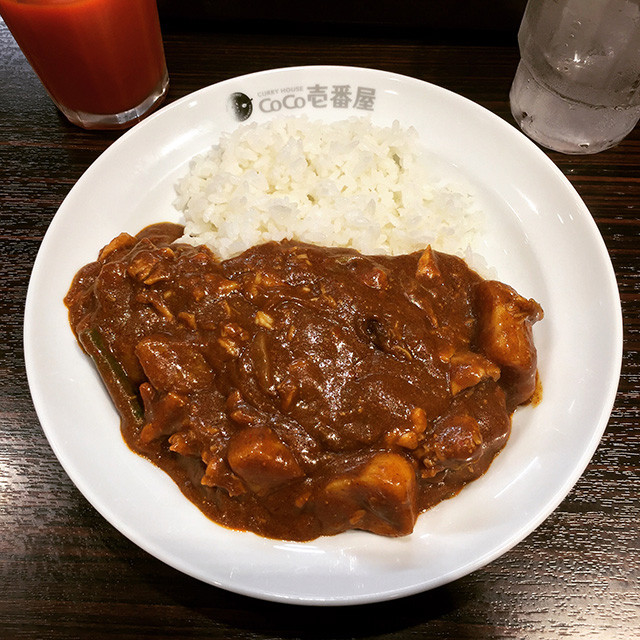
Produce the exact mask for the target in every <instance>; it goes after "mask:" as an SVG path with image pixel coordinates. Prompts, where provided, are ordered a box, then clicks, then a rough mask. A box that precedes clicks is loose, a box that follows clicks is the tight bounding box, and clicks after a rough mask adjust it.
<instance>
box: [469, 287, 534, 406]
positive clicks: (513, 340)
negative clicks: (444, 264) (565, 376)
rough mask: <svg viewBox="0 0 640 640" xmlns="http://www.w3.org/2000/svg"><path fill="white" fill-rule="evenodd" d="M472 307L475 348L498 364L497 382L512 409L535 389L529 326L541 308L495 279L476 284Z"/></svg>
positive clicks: (531, 338)
mask: <svg viewBox="0 0 640 640" xmlns="http://www.w3.org/2000/svg"><path fill="white" fill-rule="evenodd" d="M475 308H476V313H477V317H478V335H477V343H478V347H479V349H480V351H481V352H482V353H484V355H486V356H487V358H489V359H490V360H492V361H493V362H495V363H496V364H497V365H498V366H499V367H500V369H501V372H502V373H501V376H500V381H501V383H502V384H503V386H504V388H505V389H506V390H508V392H509V393H508V396H507V408H508V410H509V411H512V410H513V409H515V407H517V406H518V405H519V404H522V403H523V402H526V401H527V400H529V399H530V398H531V396H532V395H533V392H534V391H535V388H536V369H537V364H538V359H537V352H536V348H535V346H534V344H533V332H532V327H533V325H534V323H536V322H537V321H538V320H541V319H542V317H543V311H542V308H541V307H540V305H539V304H538V303H537V302H536V301H535V300H527V299H526V298H523V297H522V296H521V295H519V294H518V293H517V292H516V291H515V290H514V289H512V288H511V287H510V286H508V285H506V284H503V283H501V282H497V281H495V280H486V281H483V282H480V283H479V284H478V285H477V287H476V296H475Z"/></svg>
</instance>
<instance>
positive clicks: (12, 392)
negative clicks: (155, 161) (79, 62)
mask: <svg viewBox="0 0 640 640" xmlns="http://www.w3.org/2000/svg"><path fill="white" fill-rule="evenodd" d="M163 27H164V34H165V47H166V54H167V61H168V65H169V72H170V76H171V90H170V94H169V98H168V99H169V101H172V100H175V99H176V98H179V97H181V96H183V95H185V94H187V93H189V92H191V91H193V90H195V89H198V88H200V87H203V86H205V85H209V84H211V83H214V82H217V81H220V80H224V79H226V78H230V77H232V76H236V75H240V74H244V73H249V72H252V71H259V70H263V69H269V68H274V67H282V66H291V65H300V64H348V65H355V66H366V67H374V68H378V69H384V70H389V71H394V72H399V73H403V74H407V75H410V76H414V77H417V78H421V79H424V80H428V81H430V82H433V83H436V84H439V85H442V86H444V87H446V88H448V89H451V90H453V91H455V92H457V93H460V94H462V95H464V96H466V97H468V98H470V99H472V100H474V101H476V102H478V103H479V104H481V105H483V106H485V107H487V108H488V109H490V110H491V111H493V112H494V113H496V114H498V115H499V116H501V117H503V118H505V119H506V120H507V121H509V122H512V119H511V116H510V113H509V108H508V101H507V100H508V90H509V86H510V82H511V78H512V77H513V73H514V71H515V67H516V64H517V60H518V55H517V49H516V48H515V46H513V43H514V42H515V35H514V38H513V42H504V43H502V44H501V45H500V46H496V45H495V44H492V42H491V41H486V42H485V41H482V38H476V39H475V44H474V45H473V46H469V45H468V44H464V43H462V42H460V43H455V42H451V41H448V42H446V43H443V42H440V43H438V42H437V39H436V40H432V39H427V38H419V37H417V36H416V34H415V32H413V33H407V34H401V33H398V34H395V35H394V34H393V33H392V31H391V30H389V31H388V32H387V33H385V34H381V33H379V32H378V33H373V34H368V35H367V34H365V35H362V34H355V35H350V34H348V33H347V32H346V31H347V30H345V29H343V30H342V31H341V32H340V34H339V35H335V34H334V35H331V34H328V33H322V32H321V30H320V31H319V30H315V31H314V30H305V29H303V28H294V27H291V28H287V29H280V30H278V31H277V32H275V31H274V32H272V33H262V32H260V30H259V29H256V28H254V29H252V30H251V32H245V33H243V32H241V31H239V30H237V29H236V30H234V29H229V28H220V29H216V28H215V25H211V24H209V25H208V26H207V28H206V29H204V28H202V29H201V30H197V29H196V28H195V27H194V25H186V24H185V23H183V22H179V23H178V22H172V21H169V20H166V21H165V22H164V24H163ZM119 135H120V134H119V133H113V132H111V133H100V132H92V133H89V132H85V131H83V130H81V129H78V128H75V127H74V126H72V125H70V124H68V123H67V122H66V121H65V120H64V119H63V118H62V117H61V116H60V115H59V114H58V113H57V111H56V110H55V108H54V106H53V105H52V103H51V102H50V101H49V99H48V98H47V96H46V94H45V92H44V90H43V89H42V87H41V85H40V83H39V81H38V80H37V78H36V77H35V75H34V74H33V72H32V71H31V69H30V68H29V66H28V64H27V63H26V62H25V60H24V58H23V56H22V54H21V53H20V51H19V49H18V48H17V46H16V45H15V43H14V41H13V39H12V38H11V36H10V34H9V33H8V31H7V29H6V27H5V26H4V24H3V23H2V22H1V21H0V243H1V253H0V255H1V260H2V278H1V280H0V290H1V295H0V312H1V322H0V354H1V355H0V367H1V371H0V637H1V638H11V639H14V638H15V639H18V638H37V639H42V640H49V639H68V638H136V639H137V640H141V639H143V638H221V639H223V638H224V639H229V638H243V639H252V640H253V639H256V640H257V639H263V638H278V639H293V638H304V639H307V638H309V639H310V638H317V639H329V638H336V639H347V638H381V639H382V638H384V639H389V640H391V639H394V640H395V639H397V640H400V639H402V640H409V639H417V638H451V639H457V640H463V639H471V638H473V639H485V638H486V639H489V638H492V639H493V638H526V639H529V638H531V639H541V640H542V639H544V640H555V639H556V638H580V639H592V638H597V639H607V640H609V639H620V640H622V639H625V640H626V639H631V638H639V637H640V539H639V529H638V524H637V519H638V515H639V513H638V511H639V509H638V507H639V505H640V496H639V486H638V479H639V469H640V427H639V424H638V423H639V420H640V409H639V407H640V403H639V391H638V389H639V385H640V354H639V350H640V132H639V131H638V130H637V129H636V131H634V132H633V133H632V134H631V135H630V136H629V137H628V138H627V139H626V140H625V141H623V143H622V144H620V145H619V146H618V147H617V148H615V149H612V150H610V151H606V152H604V153H601V154H598V155H595V156H586V157H568V156H562V155H559V154H556V153H549V156H550V157H551V159H552V160H553V161H554V162H555V163H556V164H557V165H558V166H559V167H560V169H561V170H562V171H563V172H564V174H565V175H566V176H567V177H568V178H569V180H570V181H571V182H572V184H573V185H574V186H575V188H576V189H577V190H578V192H579V193H580V195H581V196H582V197H583V199H584V200H585V202H586V204H587V206H588V207H589V209H590V211H591V213H592V215H593V217H594V219H595V221H596V222H597V224H598V227H599V229H600V231H601V233H602V235H603V237H604V239H605V242H606V244H607V247H608V249H609V251H610V254H611V259H612V261H613V265H614V267H615V271H616V274H617V278H618V282H619V288H620V294H621V298H622V306H623V311H624V321H625V330H624V339H625V348H624V363H623V368H622V376H621V380H620V387H619V392H618V397H617V401H616V405H615V408H614V410H613V414H612V416H611V420H610V423H609V426H608V428H607V431H606V433H605V435H604V438H603V439H602V442H601V444H600V446H599V447H598V449H597V451H596V453H595V455H594V457H593V459H592V460H591V462H590V464H589V466H588V468H587V469H586V471H585V473H584V475H583V476H582V477H581V479H580V480H579V481H578V483H577V484H576V486H575V487H574V488H573V490H572V491H571V493H570V494H569V495H568V497H567V498H566V499H565V500H564V501H563V502H562V504H561V505H560V506H559V507H558V509H557V510H556V511H555V512H554V513H553V514H552V515H551V516H550V517H549V518H548V519H547V520H546V521H545V522H544V523H543V524H542V525H541V526H540V527H539V528H538V529H537V530H536V531H534V532H533V533H532V534H531V535H529V536H528V537H527V538H526V539H525V540H524V541H523V542H521V543H520V544H519V545H517V546H516V547H515V548H514V549H512V550H511V551H510V552H508V553H506V554H505V555H504V556H502V557H501V558H499V559H498V560H496V561H494V562H493V563H491V564H489V565H488V566H486V567H485V568H483V569H481V570H479V571H476V572H475V573H473V574H471V575H469V576H467V577H465V578H462V579H460V580H458V581H456V582H453V583H451V584H448V585H446V586H443V587H440V588H438V589H435V590H433V591H430V592H427V593H423V594H420V595H416V596H412V597H409V598H405V599H401V600H398V601H394V602H388V603H383V604H376V605H364V606H357V607H342V608H309V607H293V606H287V605H278V604H272V603H267V602H262V601H258V600H253V599H250V598H246V597H242V596H237V595H234V594H231V593H228V592H225V591H222V590H219V589H216V588H214V587H212V586H208V585H205V584H203V583H200V582H198V581H196V580H194V579H191V578H189V577H187V576H185V575H182V574H181V573H179V572H177V571H175V570H173V569H171V568H169V567H168V566H166V565H164V564H163V563H161V562H159V561H158V560H156V559H155V558H153V557H151V556H149V555H147V554H146V553H145V552H143V551H141V550H140V549H139V548H138V547H136V546H135V545H134V544H133V543H131V542H130V541H129V540H128V539H127V538H125V537H123V536H122V535H121V534H120V533H119V532H118V531H116V530H115V529H113V528H112V527H111V526H110V525H109V524H108V523H107V522H106V521H105V520H103V519H102V517H101V516H100V515H98V514H97V512H96V511H95V510H94V509H93V508H92V507H91V506H90V505H89V504H88V503H87V501H86V500H85V499H84V497H83V496H82V495H81V494H80V493H79V492H78V490H77V489H76V488H75V487H74V485H73V484H72V483H71V481H70V480H69V479H68V477H67V476H66V474H65V473H64V471H63V470H62V468H61V466H60V465H59V463H58V461H57V459H56V457H55V456H54V454H53V452H52V450H51V449H50V447H49V445H48V444H47V441H46V439H45V437H44V435H43V432H42V430H41V428H40V425H39V423H38V419H37V417H36V414H35V411H34V408H33V405H32V402H31V398H30V395H29V390H28V386H27V380H26V376H25V368H24V360H23V354H22V326H23V310H24V303H25V295H26V290H27V285H28V282H29V276H30V271H31V267H32V264H33V261H34V259H35V256H36V252H37V250H38V247H39V244H40V242H41V240H42V238H43V236H44V234H45V232H46V230H47V227H48V225H49V223H50V221H51V219H52V217H53V215H54V214H55V212H56V209H57V208H58V206H59V205H60V203H61V202H62V200H63V198H64V197H65V195H66V194H67V193H68V191H69V190H70V189H71V187H72V186H73V184H74V183H75V182H76V181H77V180H78V178H79V177H80V176H81V175H82V173H83V172H84V171H85V170H86V169H87V167H88V166H89V165H90V164H91V163H92V162H93V161H94V160H95V159H96V158H97V157H98V155H99V154H100V153H101V152H102V151H104V150H105V149H106V148H107V147H108V146H109V145H110V144H111V143H112V142H113V141H114V140H116V139H117V138H118V137H119ZM576 312H577V313H579V312H580V310H576Z"/></svg>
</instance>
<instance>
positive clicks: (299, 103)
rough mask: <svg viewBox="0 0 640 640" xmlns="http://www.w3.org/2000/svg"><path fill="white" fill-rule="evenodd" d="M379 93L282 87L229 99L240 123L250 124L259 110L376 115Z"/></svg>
mask: <svg viewBox="0 0 640 640" xmlns="http://www.w3.org/2000/svg"><path fill="white" fill-rule="evenodd" d="M375 100H376V90H375V89H374V88H372V87H361V86H354V85H350V84H334V85H321V84H315V85H311V86H308V87H302V86H296V87H281V88H278V89H266V90H264V91H258V93H257V96H256V98H255V99H254V98H250V97H249V96H248V95H246V94H244V93H241V92H235V93H232V94H231V95H230V96H229V99H228V104H229V107H230V110H231V112H232V113H233V115H234V117H235V119H236V120H237V121H238V122H243V121H245V120H248V119H249V118H250V117H251V114H252V113H253V109H254V107H257V108H258V109H259V110H260V111H262V112H263V113H277V112H279V111H283V112H287V111H297V110H300V109H303V108H305V107H307V106H310V107H312V108H314V109H325V108H327V107H333V108H334V109H346V110H349V109H355V110H360V111H373V110H374V106H375Z"/></svg>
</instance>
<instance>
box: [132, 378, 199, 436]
mask: <svg viewBox="0 0 640 640" xmlns="http://www.w3.org/2000/svg"><path fill="white" fill-rule="evenodd" d="M140 395H141V397H142V401H143V402H144V408H145V418H146V422H145V425H144V427H143V428H142V431H141V432H140V444H141V445H145V444H149V443H150V442H152V441H153V440H156V439H157V438H160V437H163V436H170V435H172V434H174V433H175V432H176V431H178V430H179V429H180V428H181V427H182V425H183V423H184V420H185V416H186V410H187V402H186V400H185V398H183V397H181V396H179V395H178V394H176V393H172V392H169V393H166V394H162V395H161V394H159V393H158V392H157V391H156V390H155V389H154V388H153V387H152V386H151V385H150V384H149V383H148V382H145V383H144V384H142V385H140Z"/></svg>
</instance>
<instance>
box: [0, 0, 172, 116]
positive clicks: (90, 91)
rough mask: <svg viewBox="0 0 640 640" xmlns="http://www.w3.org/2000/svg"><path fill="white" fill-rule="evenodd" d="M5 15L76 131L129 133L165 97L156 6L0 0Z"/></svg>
mask: <svg viewBox="0 0 640 640" xmlns="http://www.w3.org/2000/svg"><path fill="white" fill-rule="evenodd" d="M0 14H1V15H2V17H3V18H4V20H5V22H6V23H7V26H8V27H9V29H10V31H11V33H12V34H13V36H14V38H15V39H16V41H17V42H18V44H19V45H20V48H21V49H22V51H23V52H24V54H25V56H26V57H27V59H28V60H29V63H30V64H31V66H32V67H33V69H34V70H35V72H36V73H37V74H38V76H39V77H40V80H41V81H42V83H43V84H44V86H45V88H46V89H47V91H48V92H49V95H50V96H51V98H52V99H53V101H54V102H55V103H56V105H57V106H58V107H59V109H60V110H61V111H62V112H63V113H64V114H65V115H66V116H67V118H69V120H71V122H74V123H75V124H78V125H80V126H83V127H86V128H118V127H123V126H128V125H129V124H132V123H133V122H135V121H137V120H139V119H140V118H141V117H142V116H143V115H145V114H146V113H148V111H149V110H150V109H152V108H153V107H155V106H156V105H157V104H158V103H159V102H160V101H161V99H162V98H163V97H164V94H165V93H166V90H167V86H168V76H167V68H166V64H165V59H164V50H163V48H162V35H161V33H160V22H159V19H158V9H157V6H156V0H0Z"/></svg>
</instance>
